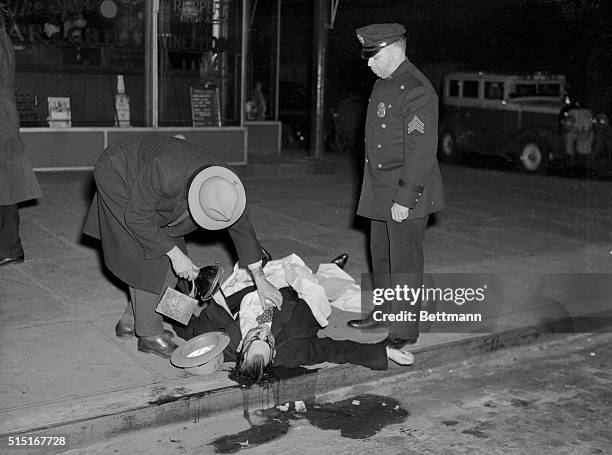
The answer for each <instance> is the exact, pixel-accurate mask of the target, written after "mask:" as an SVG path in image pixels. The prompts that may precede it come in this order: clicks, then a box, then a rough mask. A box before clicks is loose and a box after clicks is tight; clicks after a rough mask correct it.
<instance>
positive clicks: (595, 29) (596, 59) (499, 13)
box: [280, 0, 612, 115]
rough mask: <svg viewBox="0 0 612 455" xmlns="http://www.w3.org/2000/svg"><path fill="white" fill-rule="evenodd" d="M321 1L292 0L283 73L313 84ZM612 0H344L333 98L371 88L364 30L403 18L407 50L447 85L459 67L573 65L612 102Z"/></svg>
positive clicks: (595, 100) (576, 85) (588, 99)
mask: <svg viewBox="0 0 612 455" xmlns="http://www.w3.org/2000/svg"><path fill="white" fill-rule="evenodd" d="M313 9H314V6H313V0H283V2H282V25H281V57H280V62H281V68H280V72H281V73H280V80H281V81H295V82H300V83H302V84H303V85H305V86H306V87H310V81H311V76H312V51H313V47H314V44H313V38H312V37H313ZM611 18H612V2H610V1H607V0H486V1H485V0H477V1H474V0H402V1H390V0H377V1H372V0H369V1H368V0H350V1H349V0H340V3H339V7H338V11H337V15H336V20H335V24H334V28H333V29H331V30H329V38H328V40H329V41H328V55H327V87H326V104H327V105H328V106H333V105H335V104H337V103H338V102H339V101H340V100H342V99H343V98H345V97H346V96H347V95H349V94H358V95H362V96H365V97H368V96H369V93H370V90H371V88H372V84H373V82H374V79H375V76H374V75H373V74H372V73H371V71H370V70H369V68H368V67H367V64H366V62H365V61H363V60H361V58H360V56H359V50H360V46H359V43H358V41H357V39H356V37H355V29H356V28H359V27H362V26H364V25H367V24H370V23H374V22H399V23H402V24H404V25H405V26H406V29H407V56H408V58H409V59H410V60H411V61H413V62H414V63H415V64H416V65H417V66H418V67H420V68H421V70H422V71H423V72H424V73H425V74H426V75H428V77H430V79H431V81H432V83H433V84H434V86H435V87H436V89H437V90H438V91H439V90H440V87H441V81H442V77H443V75H444V73H446V72H448V71H452V70H455V69H466V70H483V71H487V70H488V71H492V70H497V71H516V72H535V71H547V72H549V73H551V74H565V75H566V77H567V79H568V81H569V91H570V95H571V96H572V97H573V98H575V99H576V100H578V101H579V102H581V103H582V104H585V105H587V106H589V107H591V108H592V109H593V110H594V111H595V112H602V111H603V112H605V113H607V114H608V115H610V113H611V111H612V21H611Z"/></svg>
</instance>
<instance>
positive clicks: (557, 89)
mask: <svg viewBox="0 0 612 455" xmlns="http://www.w3.org/2000/svg"><path fill="white" fill-rule="evenodd" d="M560 95H561V84H535V83H531V84H515V85H514V87H513V88H512V89H511V90H510V98H518V97H522V96H550V97H552V98H558V97H559V96H560Z"/></svg>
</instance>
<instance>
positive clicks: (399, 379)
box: [68, 334, 612, 455]
mask: <svg viewBox="0 0 612 455" xmlns="http://www.w3.org/2000/svg"><path fill="white" fill-rule="evenodd" d="M611 342H612V334H597V335H588V334H583V335H574V336H569V337H557V338H555V339H553V340H549V341H547V342H544V343H538V344H533V345H529V346H525V347H520V348H513V349H507V350H501V351H496V352H493V353H490V354H488V355H486V356H483V357H480V358H472V359H470V360H467V361H463V362H461V363H457V364H449V365H447V366H445V367H440V368H436V369H433V370H428V371H423V372H415V373H412V374H410V373H408V374H405V375H402V376H396V377H395V378H392V379H389V380H386V381H378V382H373V383H369V384H363V385H361V386H357V387H355V388H353V389H349V390H341V391H340V392H338V393H335V394H334V395H332V397H333V399H334V401H335V402H334V403H329V402H323V400H322V399H321V398H319V399H317V400H316V402H311V401H306V403H305V406H306V411H305V412H296V411H295V404H294V403H289V407H288V409H287V410H286V411H284V410H282V409H279V408H274V407H272V409H251V410H249V411H248V412H244V411H243V410H237V411H234V412H229V413H226V414H223V415H218V416H214V417H212V418H207V419H203V420H200V421H199V422H185V423H183V424H176V425H172V426H167V427H162V428H154V429H149V430H143V431H139V432H135V433H129V434H127V435H122V436H119V437H117V438H114V439H111V440H109V441H107V442H104V443H101V444H96V445H93V446H90V447H87V448H83V449H80V450H73V451H69V452H68V453H71V454H81V453H83V454H109V453H130V454H134V455H137V454H143V455H144V454H146V455H154V454H169V453H181V454H207V453H241V452H243V453H245V454H253V455H255V454H284V455H287V454H306V453H316V454H354V453H377V454H380V455H383V454H403V455H412V454H414V455H416V454H440V455H442V454H449V453H452V454H483V455H485V454H486V455H491V454H500V455H502V454H503V455H508V454H521V455H524V454H555V455H559V454H568V455H570V454H571V455H586V454H609V453H611V451H612V427H611V426H610V413H611V412H612V391H611V390H612V389H611V386H612V347H611ZM417 362H418V358H417ZM322 398H324V397H322ZM328 398H330V397H328ZM284 405H285V404H284V403H280V406H281V407H283V406H284ZM298 406H299V404H298ZM283 409H284V408H283ZM247 416H248V419H249V420H250V424H249V422H248V421H247Z"/></svg>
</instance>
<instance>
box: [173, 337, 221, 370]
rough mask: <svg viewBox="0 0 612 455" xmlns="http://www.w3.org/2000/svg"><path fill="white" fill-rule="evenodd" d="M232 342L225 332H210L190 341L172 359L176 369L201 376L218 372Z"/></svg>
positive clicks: (175, 352) (177, 350)
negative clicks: (224, 352)
mask: <svg viewBox="0 0 612 455" xmlns="http://www.w3.org/2000/svg"><path fill="white" fill-rule="evenodd" d="M229 342H230V337H229V335H228V334H227V333H225V332H208V333H204V334H202V335H199V336H197V337H195V338H192V339H191V340H188V341H187V342H186V343H185V344H183V345H182V346H179V347H178V348H177V349H176V350H175V351H174V352H173V353H172V356H171V357H170V362H171V363H172V365H174V366H175V367H179V368H184V369H185V371H186V372H188V373H191V374H195V375H200V374H210V373H214V372H215V371H217V370H218V369H219V368H220V367H221V365H222V364H223V351H224V350H225V348H226V347H227V345H228V344H229Z"/></svg>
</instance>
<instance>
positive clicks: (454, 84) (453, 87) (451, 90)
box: [448, 80, 459, 96]
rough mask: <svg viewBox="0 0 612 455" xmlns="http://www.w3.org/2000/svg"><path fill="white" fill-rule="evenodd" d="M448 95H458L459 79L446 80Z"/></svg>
mask: <svg viewBox="0 0 612 455" xmlns="http://www.w3.org/2000/svg"><path fill="white" fill-rule="evenodd" d="M448 96H459V81H458V80H451V81H448Z"/></svg>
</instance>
